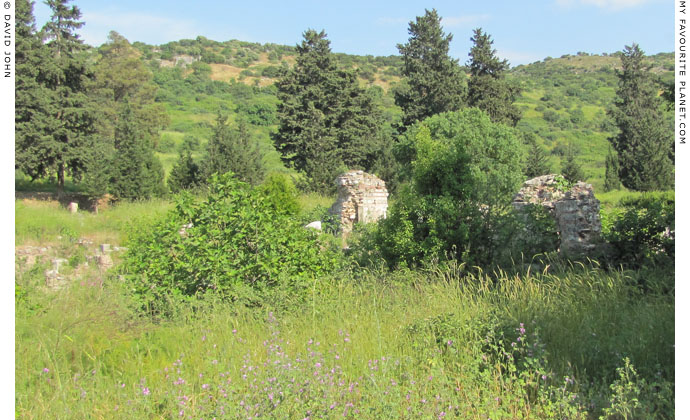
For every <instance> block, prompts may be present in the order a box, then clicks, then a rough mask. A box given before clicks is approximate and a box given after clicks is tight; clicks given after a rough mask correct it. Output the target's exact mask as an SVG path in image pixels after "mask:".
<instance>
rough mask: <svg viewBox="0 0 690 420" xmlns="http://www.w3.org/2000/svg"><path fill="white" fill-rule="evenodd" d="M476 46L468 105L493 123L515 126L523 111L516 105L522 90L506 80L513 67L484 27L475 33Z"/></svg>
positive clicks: (468, 87) (474, 41) (472, 52)
mask: <svg viewBox="0 0 690 420" xmlns="http://www.w3.org/2000/svg"><path fill="white" fill-rule="evenodd" d="M470 40H471V41H472V42H473V43H474V45H473V46H472V49H471V50H470V53H469V56H470V57H471V59H470V60H469V62H468V65H469V68H470V80H469V81H468V82H467V90H468V93H467V104H468V105H469V106H474V107H477V108H479V109H481V110H482V111H484V112H486V113H487V114H489V117H490V118H491V121H493V122H498V123H503V124H507V125H510V126H512V127H515V126H516V125H517V123H518V121H519V120H520V117H521V115H520V110H519V109H518V108H517V107H516V106H515V105H514V104H513V102H515V99H516V98H517V96H518V95H519V94H520V88H519V87H518V86H517V85H515V84H512V83H509V82H508V81H507V80H506V77H505V72H506V71H507V70H508V68H509V65H508V61H507V60H501V59H499V58H498V56H497V55H496V50H495V49H493V48H492V45H493V43H494V42H493V40H491V36H490V35H489V34H486V33H483V32H482V29H481V28H477V29H475V30H474V36H473V37H472V38H470Z"/></svg>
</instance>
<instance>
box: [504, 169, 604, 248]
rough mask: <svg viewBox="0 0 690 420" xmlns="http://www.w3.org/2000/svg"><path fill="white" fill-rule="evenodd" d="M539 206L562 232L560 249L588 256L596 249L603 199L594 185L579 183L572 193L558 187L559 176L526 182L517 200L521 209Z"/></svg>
mask: <svg viewBox="0 0 690 420" xmlns="http://www.w3.org/2000/svg"><path fill="white" fill-rule="evenodd" d="M528 204H539V205H541V206H543V207H545V208H546V209H548V211H549V213H550V214H551V215H552V216H553V218H554V220H555V222H556V228H557V229H558V231H559V239H560V250H561V251H563V252H564V253H566V254H587V253H590V252H592V251H593V250H594V249H595V248H596V246H597V245H596V244H597V242H598V241H599V238H600V236H601V220H600V219H599V200H597V199H596V198H595V197H594V190H593V189H592V185H591V184H585V183H584V182H578V183H577V184H575V185H574V186H573V187H572V188H571V189H570V190H568V191H562V190H560V189H559V188H558V181H557V175H544V176H540V177H537V178H533V179H530V180H528V181H526V182H525V183H524V184H523V186H522V188H521V189H520V191H519V192H518V193H517V195H516V196H515V198H514V199H513V207H514V208H515V209H517V210H520V209H521V208H522V207H524V206H526V205H528Z"/></svg>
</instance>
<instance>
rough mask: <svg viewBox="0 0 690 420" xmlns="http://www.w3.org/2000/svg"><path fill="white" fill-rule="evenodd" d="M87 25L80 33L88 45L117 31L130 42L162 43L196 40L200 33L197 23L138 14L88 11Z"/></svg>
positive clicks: (98, 42)
mask: <svg viewBox="0 0 690 420" xmlns="http://www.w3.org/2000/svg"><path fill="white" fill-rule="evenodd" d="M82 21H84V22H86V24H85V25H84V26H83V27H82V29H81V30H80V31H79V32H80V34H81V36H82V39H84V41H85V42H86V43H87V44H91V45H93V46H98V45H101V44H102V43H104V42H105V41H106V39H107V37H108V33H109V32H110V31H111V30H112V31H117V32H118V33H119V34H120V35H122V36H124V37H125V38H127V39H128V40H129V41H130V42H134V41H143V42H146V43H148V44H163V43H166V42H170V41H176V40H179V39H183V38H192V39H193V38H196V37H197V36H198V35H199V34H200V33H201V31H200V30H199V29H198V28H197V26H196V24H195V22H193V21H190V20H184V19H174V18H168V17H162V16H155V15H149V14H144V13H136V12H118V11H99V12H85V13H84V15H83V17H82Z"/></svg>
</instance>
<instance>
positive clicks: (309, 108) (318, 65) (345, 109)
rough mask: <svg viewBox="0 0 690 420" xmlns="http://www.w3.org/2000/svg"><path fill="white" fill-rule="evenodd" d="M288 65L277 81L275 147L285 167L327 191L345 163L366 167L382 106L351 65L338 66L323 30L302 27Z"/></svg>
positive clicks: (372, 156)
mask: <svg viewBox="0 0 690 420" xmlns="http://www.w3.org/2000/svg"><path fill="white" fill-rule="evenodd" d="M303 36H304V40H303V41H302V43H301V44H300V45H298V46H297V52H298V56H297V60H296V63H295V66H294V67H293V69H292V70H289V71H287V72H286V73H285V74H284V76H283V77H282V78H281V79H280V80H279V81H278V83H277V87H278V99H279V100H280V103H279V105H278V111H277V115H278V120H279V127H278V132H277V133H276V134H275V135H274V138H273V139H274V142H275V145H276V149H277V150H278V151H279V152H280V153H281V154H282V155H283V156H282V159H283V161H284V162H285V164H286V165H287V166H288V167H292V168H295V169H297V170H298V171H300V172H302V173H303V174H305V175H306V177H307V178H308V180H309V181H310V186H309V188H310V189H312V190H316V191H321V192H328V191H331V190H332V189H333V180H334V179H335V177H336V176H337V175H338V173H339V172H340V171H341V170H343V169H345V168H346V167H361V168H363V169H365V170H367V169H369V168H370V167H371V166H372V165H373V164H374V161H375V160H376V158H375V157H376V154H377V149H380V147H379V146H380V144H379V141H380V139H381V135H380V126H381V111H380V109H379V107H378V106H377V103H376V100H375V99H374V97H373V95H372V94H371V93H369V92H367V91H365V90H364V89H362V88H360V87H359V83H358V81H357V74H356V72H354V71H350V70H344V69H341V68H339V67H338V65H337V63H336V60H335V58H334V56H333V54H332V53H331V49H330V41H328V40H327V39H326V33H325V32H324V31H321V32H320V33H317V32H316V31H314V30H311V29H310V30H307V31H306V32H305V33H304V34H303Z"/></svg>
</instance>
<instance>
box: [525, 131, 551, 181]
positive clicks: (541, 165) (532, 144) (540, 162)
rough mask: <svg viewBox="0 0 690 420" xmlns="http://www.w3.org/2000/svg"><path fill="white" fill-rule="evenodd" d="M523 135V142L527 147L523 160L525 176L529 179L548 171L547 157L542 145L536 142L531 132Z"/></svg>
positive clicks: (549, 168)
mask: <svg viewBox="0 0 690 420" xmlns="http://www.w3.org/2000/svg"><path fill="white" fill-rule="evenodd" d="M524 137H525V139H524V143H525V144H526V145H527V147H528V151H527V158H526V160H525V176H527V178H530V179H531V178H534V177H537V176H541V175H546V174H548V173H550V172H551V166H550V165H549V157H548V155H547V153H546V150H545V149H544V147H543V146H541V145H540V144H539V143H538V142H537V136H536V135H534V134H533V133H526V134H525V135H524Z"/></svg>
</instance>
